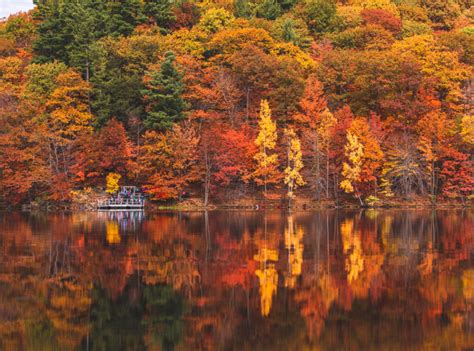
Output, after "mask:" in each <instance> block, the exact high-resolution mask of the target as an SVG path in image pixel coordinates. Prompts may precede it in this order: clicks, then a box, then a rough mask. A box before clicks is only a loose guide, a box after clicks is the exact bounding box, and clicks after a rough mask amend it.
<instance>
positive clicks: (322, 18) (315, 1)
mask: <svg viewBox="0 0 474 351" xmlns="http://www.w3.org/2000/svg"><path fill="white" fill-rule="evenodd" d="M304 12H305V19H306V23H307V24H308V28H309V29H310V30H311V31H312V32H313V33H325V32H327V31H329V29H330V26H331V24H332V23H333V21H334V18H335V16H336V1H335V0H306V3H305V5H304Z"/></svg>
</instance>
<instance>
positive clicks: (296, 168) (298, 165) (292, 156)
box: [285, 128, 305, 205]
mask: <svg viewBox="0 0 474 351" xmlns="http://www.w3.org/2000/svg"><path fill="white" fill-rule="evenodd" d="M285 135H286V137H287V139H288V151H287V155H288V166H287V167H286V169H285V184H287V185H288V201H289V203H288V204H289V205H291V199H293V198H294V197H295V194H294V191H295V189H296V188H297V187H298V186H302V185H304V184H305V182H304V180H303V177H302V175H301V173H300V171H301V169H302V168H303V155H302V153H301V143H300V140H299V139H298V137H297V136H296V133H295V131H294V130H293V129H291V128H290V129H285Z"/></svg>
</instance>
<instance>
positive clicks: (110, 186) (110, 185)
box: [105, 172, 122, 194]
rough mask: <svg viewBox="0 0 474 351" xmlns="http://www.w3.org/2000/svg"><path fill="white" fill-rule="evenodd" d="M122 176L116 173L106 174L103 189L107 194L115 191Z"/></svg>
mask: <svg viewBox="0 0 474 351" xmlns="http://www.w3.org/2000/svg"><path fill="white" fill-rule="evenodd" d="M121 178H122V176H121V175H120V174H118V173H113V172H112V173H109V174H107V177H106V178H105V185H106V189H105V191H106V192H107V193H108V194H113V193H115V192H117V190H118V189H119V181H120V179H121Z"/></svg>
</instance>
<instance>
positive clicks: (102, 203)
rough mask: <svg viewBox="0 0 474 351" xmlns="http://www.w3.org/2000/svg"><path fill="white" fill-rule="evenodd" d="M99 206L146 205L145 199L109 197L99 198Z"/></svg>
mask: <svg viewBox="0 0 474 351" xmlns="http://www.w3.org/2000/svg"><path fill="white" fill-rule="evenodd" d="M97 205H98V207H115V206H117V207H127V206H134V207H137V206H141V207H143V206H144V205H145V200H144V199H107V200H99V201H98V202H97Z"/></svg>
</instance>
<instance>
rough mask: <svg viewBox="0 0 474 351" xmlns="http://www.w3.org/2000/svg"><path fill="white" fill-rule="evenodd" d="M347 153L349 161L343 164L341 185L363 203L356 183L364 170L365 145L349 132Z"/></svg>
mask: <svg viewBox="0 0 474 351" xmlns="http://www.w3.org/2000/svg"><path fill="white" fill-rule="evenodd" d="M344 150H345V155H346V157H347V159H348V160H349V162H344V163H343V165H342V176H343V177H344V179H343V180H342V182H341V184H340V187H341V189H342V190H344V191H345V192H346V193H354V192H355V195H356V196H357V198H358V199H359V201H360V203H361V205H363V202H362V199H361V197H360V194H359V193H358V191H357V186H356V183H357V182H359V181H360V175H361V171H362V156H363V155H364V146H363V145H362V144H361V143H360V142H359V139H358V138H357V136H356V135H354V134H352V133H351V132H348V133H347V144H346V146H345V147H344Z"/></svg>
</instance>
